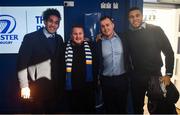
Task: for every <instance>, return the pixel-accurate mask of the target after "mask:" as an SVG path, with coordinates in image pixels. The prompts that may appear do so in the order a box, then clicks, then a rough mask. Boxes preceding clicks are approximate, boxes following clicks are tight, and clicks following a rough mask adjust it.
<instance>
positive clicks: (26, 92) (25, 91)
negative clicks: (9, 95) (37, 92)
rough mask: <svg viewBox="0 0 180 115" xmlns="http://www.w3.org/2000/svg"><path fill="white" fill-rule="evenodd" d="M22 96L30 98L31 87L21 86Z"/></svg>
mask: <svg viewBox="0 0 180 115" xmlns="http://www.w3.org/2000/svg"><path fill="white" fill-rule="evenodd" d="M21 97H22V98H23V99H29V98H30V89H29V87H24V88H21Z"/></svg>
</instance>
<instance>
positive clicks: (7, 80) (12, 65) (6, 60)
mask: <svg viewBox="0 0 180 115" xmlns="http://www.w3.org/2000/svg"><path fill="white" fill-rule="evenodd" d="M67 1H69V0H67ZM102 2H106V3H107V2H109V3H113V2H117V3H119V8H118V9H101V8H100V3H102ZM74 3H75V6H74V7H65V8H64V15H65V16H64V17H65V24H64V25H65V39H66V41H67V40H68V39H69V33H70V28H71V26H72V25H73V24H74V23H78V24H83V25H84V22H85V20H84V14H85V13H94V12H99V13H101V15H110V16H112V17H113V19H114V20H115V24H116V27H115V28H116V31H117V32H123V31H125V30H126V29H127V28H128V21H127V15H126V13H127V10H128V8H129V7H131V6H140V7H141V8H142V4H143V0H91V1H87V0H74ZM63 4H64V1H63V0H1V1H0V6H39V5H40V6H49V5H50V6H53V5H63ZM87 37H88V36H87ZM16 59H17V54H0V113H21V112H22V110H23V107H22V106H21V104H20V102H19V98H18V97H19V92H18V91H19V86H18V85H19V84H18V81H17V75H16Z"/></svg>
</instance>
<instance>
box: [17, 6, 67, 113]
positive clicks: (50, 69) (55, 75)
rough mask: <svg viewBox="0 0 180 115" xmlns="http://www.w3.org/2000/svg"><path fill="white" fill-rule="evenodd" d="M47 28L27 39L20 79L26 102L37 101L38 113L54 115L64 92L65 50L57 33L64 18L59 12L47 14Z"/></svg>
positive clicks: (20, 58)
mask: <svg viewBox="0 0 180 115" xmlns="http://www.w3.org/2000/svg"><path fill="white" fill-rule="evenodd" d="M43 20H44V24H45V27H43V28H41V29H39V30H37V31H35V32H32V33H29V34H27V35H25V36H24V39H23V42H22V45H21V47H20V50H19V54H18V62H17V69H18V79H19V83H20V88H21V97H22V98H23V99H31V98H32V100H33V106H32V107H33V108H34V109H33V110H32V111H33V112H34V113H53V112H55V105H56V104H55V103H56V102H57V100H56V99H58V98H59V97H58V96H60V95H59V94H62V91H63V86H64V85H63V83H64V81H63V71H64V67H63V66H64V53H63V52H64V48H63V40H62V37H61V36H60V35H58V34H57V33H56V31H57V29H58V28H59V23H60V20H61V16H60V13H59V11H58V10H56V9H47V10H46V11H44V12H43Z"/></svg>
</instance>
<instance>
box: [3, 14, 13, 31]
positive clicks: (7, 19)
mask: <svg viewBox="0 0 180 115" xmlns="http://www.w3.org/2000/svg"><path fill="white" fill-rule="evenodd" d="M15 28H16V20H15V18H14V17H13V16H11V15H0V33H1V34H5V33H12V32H13V31H14V29H15Z"/></svg>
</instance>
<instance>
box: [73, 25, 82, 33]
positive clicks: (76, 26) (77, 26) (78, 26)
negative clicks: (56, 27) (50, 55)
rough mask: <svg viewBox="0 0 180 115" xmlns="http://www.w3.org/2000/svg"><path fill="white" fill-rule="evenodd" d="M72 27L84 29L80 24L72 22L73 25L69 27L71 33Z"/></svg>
mask: <svg viewBox="0 0 180 115" xmlns="http://www.w3.org/2000/svg"><path fill="white" fill-rule="evenodd" d="M74 28H82V30H83V31H84V27H83V26H82V25H80V24H74V25H73V26H72V27H71V33H72V30H73V29H74Z"/></svg>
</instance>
